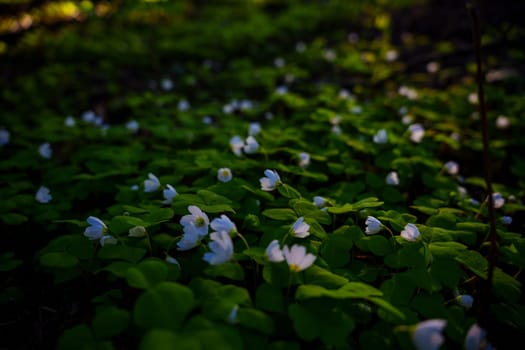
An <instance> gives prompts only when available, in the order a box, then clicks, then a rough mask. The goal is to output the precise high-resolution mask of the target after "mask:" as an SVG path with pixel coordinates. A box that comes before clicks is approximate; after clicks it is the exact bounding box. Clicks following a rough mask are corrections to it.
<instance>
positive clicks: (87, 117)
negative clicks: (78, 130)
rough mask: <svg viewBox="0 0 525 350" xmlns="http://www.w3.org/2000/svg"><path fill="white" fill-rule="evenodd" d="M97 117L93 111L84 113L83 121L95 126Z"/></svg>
mask: <svg viewBox="0 0 525 350" xmlns="http://www.w3.org/2000/svg"><path fill="white" fill-rule="evenodd" d="M96 117H97V116H96V115H95V113H94V112H93V111H85V112H84V113H82V120H83V121H84V122H85V123H88V124H93V123H94V122H95V118H96Z"/></svg>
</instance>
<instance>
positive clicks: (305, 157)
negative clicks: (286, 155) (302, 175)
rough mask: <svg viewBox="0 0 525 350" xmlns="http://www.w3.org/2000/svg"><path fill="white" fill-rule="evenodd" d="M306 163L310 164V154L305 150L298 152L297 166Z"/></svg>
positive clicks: (303, 166) (306, 164)
mask: <svg viewBox="0 0 525 350" xmlns="http://www.w3.org/2000/svg"><path fill="white" fill-rule="evenodd" d="M308 165H310V154H308V153H306V152H301V153H299V166H300V167H302V168H305V167H307V166H308Z"/></svg>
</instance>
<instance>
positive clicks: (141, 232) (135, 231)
mask: <svg viewBox="0 0 525 350" xmlns="http://www.w3.org/2000/svg"><path fill="white" fill-rule="evenodd" d="M128 233H129V234H128V236H129V237H138V238H140V237H146V235H147V234H148V231H146V228H145V227H144V226H133V227H132V228H130V229H129V231H128Z"/></svg>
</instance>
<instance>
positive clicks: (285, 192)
mask: <svg viewBox="0 0 525 350" xmlns="http://www.w3.org/2000/svg"><path fill="white" fill-rule="evenodd" d="M277 191H279V193H280V194H281V195H282V196H283V197H286V198H301V194H300V193H299V191H297V190H296V189H295V188H293V187H292V186H289V185H287V184H282V185H280V186H277Z"/></svg>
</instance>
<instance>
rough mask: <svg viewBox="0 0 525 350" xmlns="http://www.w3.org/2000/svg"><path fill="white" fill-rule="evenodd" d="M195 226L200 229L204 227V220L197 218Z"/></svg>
mask: <svg viewBox="0 0 525 350" xmlns="http://www.w3.org/2000/svg"><path fill="white" fill-rule="evenodd" d="M195 225H196V226H198V227H202V226H204V225H206V221H204V219H203V218H202V217H200V216H199V217H198V218H197V220H195Z"/></svg>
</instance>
